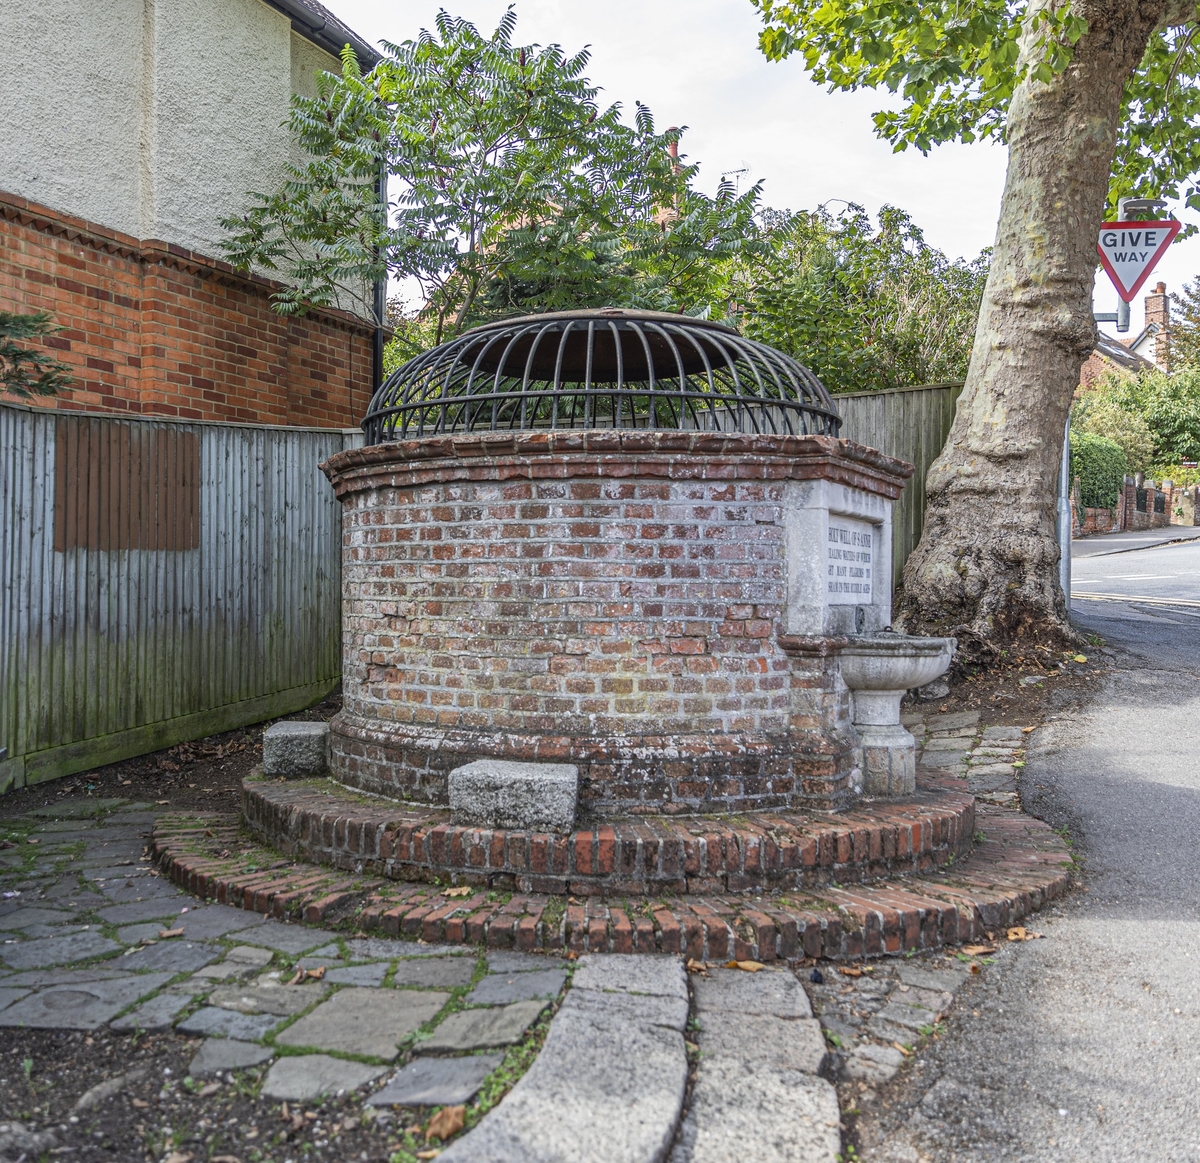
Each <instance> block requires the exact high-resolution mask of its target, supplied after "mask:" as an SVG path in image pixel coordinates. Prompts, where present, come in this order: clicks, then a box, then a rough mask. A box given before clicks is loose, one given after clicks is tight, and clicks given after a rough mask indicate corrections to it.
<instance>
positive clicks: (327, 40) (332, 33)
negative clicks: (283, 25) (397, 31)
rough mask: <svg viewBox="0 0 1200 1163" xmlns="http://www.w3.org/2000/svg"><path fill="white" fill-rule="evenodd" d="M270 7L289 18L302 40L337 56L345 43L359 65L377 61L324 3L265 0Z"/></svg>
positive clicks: (370, 50) (313, 0)
mask: <svg viewBox="0 0 1200 1163" xmlns="http://www.w3.org/2000/svg"><path fill="white" fill-rule="evenodd" d="M266 2H267V3H268V4H269V5H270V6H271V7H272V8H276V9H278V10H279V11H280V12H282V13H284V14H285V15H286V16H288V17H290V18H291V21H292V28H293V29H294V30H295V31H296V32H298V33H299V34H300V35H301V36H302V37H304V38H305V40H311V41H312V42H313V44H315V45H317V46H318V47H320V48H323V49H324V50H325V51H326V52H328V53H332V54H333V55H334V56H335V57H336V56H340V55H341V52H342V49H343V47H344V46H345V45H349V46H350V47H351V48H352V49H353V50H354V55H355V56H356V57H358V62H359V64H360V65H362V66H363V68H366V69H371V68H374V67H375V65H376V64H377V63H378V61H379V53H377V52H376V51H375V50H374V49H373V48H372V47H371V46H370V45H369V44H367V42H366V41H365V40H363V38H362V37H361V36H359V35H358V33H356V32H355V31H354V30H353V29H352V28H350V27H349V26H347V25H345V24H343V23H342V22H341V21H340V20H339V19H338V18H337V17H336V16H334V14H333V13H332V12H330V11H329V9H328V8H326V7H325V5H324V4H319V3H317V0H266Z"/></svg>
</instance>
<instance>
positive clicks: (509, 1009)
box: [416, 1001, 550, 1054]
mask: <svg viewBox="0 0 1200 1163" xmlns="http://www.w3.org/2000/svg"><path fill="white" fill-rule="evenodd" d="M549 1004H550V1003H549V1002H545V1001H519V1002H514V1003H513V1004H512V1005H507V1006H499V1007H497V1008H496V1009H488V1010H460V1011H459V1012H458V1013H456V1014H451V1015H450V1016H449V1017H448V1018H446V1020H445V1021H444V1022H442V1024H441V1025H440V1026H438V1028H437V1029H436V1030H434V1031H433V1036H432V1037H431V1038H429V1039H427V1040H426V1041H424V1042H418V1043H417V1046H416V1050H417V1053H419V1054H432V1053H457V1052H459V1051H464V1050H488V1049H491V1048H492V1047H493V1046H510V1045H512V1043H514V1042H519V1041H520V1040H521V1036H522V1035H523V1034H524V1033H525V1031H526V1030H527V1029H529V1027H530V1026H531V1025H532V1024H533V1023H534V1021H536V1020H537V1016H538V1014H540V1013H541V1012H542V1010H544V1009H545V1008H546V1006H547V1005H549Z"/></svg>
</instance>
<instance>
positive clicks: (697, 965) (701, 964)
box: [687, 957, 708, 977]
mask: <svg viewBox="0 0 1200 1163" xmlns="http://www.w3.org/2000/svg"><path fill="white" fill-rule="evenodd" d="M687 971H688V972H689V973H703V974H704V975H705V976H706V977H707V976H708V962H707V961H697V960H696V959H695V958H694V957H689V958H688V959H687Z"/></svg>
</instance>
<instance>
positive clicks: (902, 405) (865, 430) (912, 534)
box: [833, 384, 963, 583]
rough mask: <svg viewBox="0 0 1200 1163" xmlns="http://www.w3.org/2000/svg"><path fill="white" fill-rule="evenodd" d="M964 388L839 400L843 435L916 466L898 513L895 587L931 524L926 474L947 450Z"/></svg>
mask: <svg viewBox="0 0 1200 1163" xmlns="http://www.w3.org/2000/svg"><path fill="white" fill-rule="evenodd" d="M962 387H963V386H962V384H930V385H928V386H925V387H919V388H897V389H895V390H893V391H887V392H848V393H846V394H845V395H836V396H834V397H833V404H834V407H835V408H837V410H838V412H839V413H840V414H841V417H842V430H841V433H840V435H842V436H845V437H847V438H848V439H850V440H857V441H858V442H859V443H860V444H869V445H870V446H871V447H872V448H878V449H879V451H880V452H886V453H887V454H888V456H898V457H899V458H900V459H901V460H907V461H908V462H909V463H910V464H913V465H916V471H915V472H914V473H913V475H912V477H911V479H910V480H909V482H908V484H907V485H905V487H904V492H903V494H902V495H901V497H900V500H898V501H897V502H896V508H895V510H894V512H893V514H892V570H893V573H894V575H895V576H894V578H893V581H894V583H899V581H900V571H901V570H902V569H903V568H904V563H905V562H906V561H907V560H908V555H909V554H910V553H912V551H913V549H915V548H916V544H917V542H918V541H920V539H921V530H922V528H923V527H924V525H925V475H926V473H928V472H929V466H930V465H931V464H933V462H934V459H935V458H936V457H937V454H938V453H939V452H941V451H942V446H943V445H944V444H945V443H946V437H947V436H948V435H949V434H950V425H951V424H952V423H953V422H954V408H955V405H956V404H957V403H958V397H959V395H960V393H961V392H962Z"/></svg>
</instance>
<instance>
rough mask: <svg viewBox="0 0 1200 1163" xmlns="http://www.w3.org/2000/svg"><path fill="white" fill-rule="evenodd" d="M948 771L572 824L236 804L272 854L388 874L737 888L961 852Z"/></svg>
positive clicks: (510, 883)
mask: <svg viewBox="0 0 1200 1163" xmlns="http://www.w3.org/2000/svg"><path fill="white" fill-rule="evenodd" d="M961 789H962V784H961V782H959V783H957V787H954V786H952V785H951V784H949V783H942V784H939V783H930V784H927V785H926V786H924V787H922V788H921V789H920V790H919V791H918V793H917V794H916V795H915V796H913V797H912V798H911V799H908V800H904V801H900V802H889V803H878V804H864V805H861V806H859V807H856V808H853V809H851V810H850V811H848V812H845V813H842V814H840V815H836V816H831V815H820V814H806V813H802V812H758V813H751V814H748V815H744V816H735V817H732V818H730V817H725V818H714V817H701V816H695V817H688V818H673V819H666V818H662V817H654V818H639V819H631V820H624V821H613V822H612V823H606V824H603V825H600V826H598V827H595V828H588V829H581V830H577V831H575V832H572V833H570V834H568V835H551V834H547V833H534V832H521V831H513V830H509V831H500V830H491V829H487V828H473V827H466V826H462V825H456V824H452V823H450V821H449V813H447V812H445V811H444V810H439V809H431V808H426V807H424V806H422V805H413V804H394V803H388V802H387V801H384V800H379V799H371V798H367V797H365V796H358V795H355V794H354V793H351V792H348V791H347V790H346V789H344V788H341V787H339V786H338V785H337V784H334V783H332V782H330V781H319V780H316V781H305V782H303V783H294V782H293V783H285V782H280V783H276V782H268V781H265V780H252V779H251V780H246V781H245V783H243V785H242V815H243V818H244V820H245V821H246V823H247V825H248V826H249V827H250V829H251V831H252V832H253V833H254V834H255V836H256V837H257V838H258V839H260V840H261V841H263V842H264V843H266V844H269V845H270V846H271V847H272V848H275V849H277V850H278V851H279V852H281V853H283V854H285V855H287V856H290V857H293V858H300V859H304V860H307V861H310V862H312V863H314V864H321V865H327V866H330V867H333V868H338V869H342V870H346V871H350V872H354V873H359V874H366V875H371V876H379V877H384V878H386V879H389V880H409V881H422V880H424V881H438V880H440V881H446V880H449V881H451V882H453V883H455V884H466V885H478V886H481V887H485V888H493V889H494V888H501V889H516V890H519V891H522V892H553V893H575V894H586V895H589V896H590V895H595V894H608V895H654V894H661V893H706V892H740V891H744V890H747V889H759V890H775V889H794V888H809V887H813V886H816V885H822V884H829V883H839V884H850V883H860V882H866V881H871V880H876V879H879V878H881V877H886V876H893V875H897V874H900V875H903V874H911V873H917V872H930V871H933V870H934V869H936V868H938V867H941V866H942V865H944V864H946V863H947V862H948V861H950V860H952V859H959V858H962V857H963V856H965V855H966V854H967V853H968V852H969V851H970V848H971V843H972V837H973V835H974V832H975V800H974V797H972V796H971V795H970V794H969V793H967V792H965V791H963V790H961Z"/></svg>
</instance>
